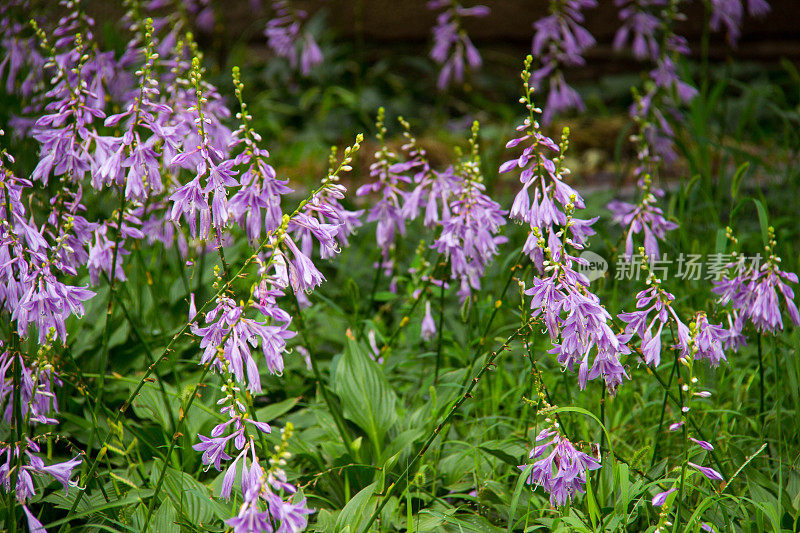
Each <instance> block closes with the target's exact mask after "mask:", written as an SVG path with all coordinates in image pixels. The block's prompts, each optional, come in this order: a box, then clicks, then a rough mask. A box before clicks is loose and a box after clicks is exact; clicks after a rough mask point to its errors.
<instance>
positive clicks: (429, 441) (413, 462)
mask: <svg viewBox="0 0 800 533" xmlns="http://www.w3.org/2000/svg"><path fill="white" fill-rule="evenodd" d="M528 328H529V326H528V324H525V325H523V326H521V327H520V328H519V329H517V330H516V331H514V333H512V334H511V335H510V336H509V337H508V338H507V339H506V341H505V342H504V343H503V345H502V346H500V348H498V349H497V350H495V351H494V352H492V353H491V354H490V355H489V357H488V358H487V359H486V362H485V363H484V364H483V366H482V367H481V369H480V371H479V372H478V374H477V375H476V376H475V377H474V378H472V380H471V381H470V383H469V386H468V387H467V390H466V391H465V392H464V393H463V394H462V395H461V396H460V397H459V399H458V400H457V401H456V403H454V404H453V406H452V407H451V408H450V411H449V412H448V413H447V415H446V416H445V417H444V419H443V420H442V421H441V422H439V424H438V425H437V426H436V427H435V428H434V429H433V431H432V432H431V434H430V435H428V438H427V439H426V440H425V444H423V445H422V447H421V448H420V449H419V451H418V452H417V454H416V455H415V456H414V458H413V459H412V460H411V462H409V463H408V466H406V469H405V471H403V473H402V474H400V476H398V479H404V478H407V477H408V474H409V473H410V472H411V469H412V468H414V466H415V465H416V464H417V462H419V460H420V459H421V458H422V456H423V455H425V452H426V451H428V448H430V446H431V444H432V443H433V441H434V440H435V439H436V437H437V436H439V433H441V431H442V429H444V427H445V426H446V425H447V424H448V423H449V422H450V420H451V419H452V418H453V416H455V414H456V412H457V411H458V409H459V407H461V405H462V404H463V403H464V402H465V401H467V399H468V398H471V397H472V394H471V393H472V391H473V390H474V389H475V387H476V386H477V385H478V383H479V382H480V380H481V377H483V374H484V373H485V372H486V371H487V370H488V369H489V368H490V367H491V366H493V365H494V360H495V359H496V358H497V357H498V356H499V355H500V354H502V353H503V352H505V351H507V350H508V349H509V348H510V347H511V342H512V341H513V340H514V339H516V338H517V337H518V336H519V335H520V334H522V332H523V331H524V330H527V329H528ZM396 487H397V484H396V483H392V484H391V485H389V487H388V488H387V489H386V491H385V492H384V493H383V494H382V496H383V499H382V500H381V503H380V504H379V505H378V507H377V508H376V509H375V511H374V512H373V513H372V516H370V518H369V520H368V521H367V524H366V525H365V526H364V528H363V529H361V532H362V533H366V532H367V531H369V528H370V527H371V526H372V524H373V523H375V520H376V519H377V518H378V515H379V514H380V512H381V511H382V510H383V508H384V507H385V506H386V504H387V503H388V502H389V497H390V496H391V495H392V493H394V490H395V488H396Z"/></svg>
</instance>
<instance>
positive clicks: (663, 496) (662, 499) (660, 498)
mask: <svg viewBox="0 0 800 533" xmlns="http://www.w3.org/2000/svg"><path fill="white" fill-rule="evenodd" d="M676 490H678V489H677V488H676V487H672V488H671V489H669V490H665V491H664V492H659V493H658V494H656V495H655V496H653V499H652V504H653V506H655V507H661V506H662V505H664V504H665V503H666V502H667V496H669V495H670V494H672V493H673V492H675V491H676Z"/></svg>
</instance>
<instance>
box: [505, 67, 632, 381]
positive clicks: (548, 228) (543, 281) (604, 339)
mask: <svg viewBox="0 0 800 533" xmlns="http://www.w3.org/2000/svg"><path fill="white" fill-rule="evenodd" d="M532 61H533V58H532V57H531V56H528V57H527V59H526V60H525V70H524V71H523V75H522V78H523V85H524V96H523V98H522V99H521V102H523V103H524V104H525V106H526V109H527V110H528V117H526V119H525V121H524V122H523V123H522V124H521V125H520V126H519V127H517V131H518V132H519V137H517V138H516V139H513V140H511V141H509V142H508V144H507V145H506V146H507V147H508V148H514V147H516V146H518V145H524V146H525V148H524V149H523V150H522V154H521V155H520V156H518V157H517V158H515V159H511V160H509V161H506V162H505V163H503V164H502V165H501V167H500V172H501V173H504V172H510V171H512V170H514V169H515V168H520V169H522V172H521V173H520V181H521V182H522V183H523V187H522V190H521V191H520V192H519V193H518V194H517V196H516V198H515V199H514V204H513V206H512V208H511V211H510V213H509V218H511V219H512V220H516V221H519V222H524V223H526V224H528V225H530V228H531V230H530V233H529V236H528V240H527V241H526V243H525V246H524V247H523V251H524V252H525V253H527V254H528V255H529V256H530V257H531V260H532V261H533V264H534V265H535V266H536V269H537V272H536V274H535V275H534V278H533V282H532V285H531V287H530V288H528V289H527V290H526V291H525V294H526V295H528V296H531V309H532V313H531V316H532V318H535V319H541V320H543V322H544V324H545V326H546V327H547V331H548V332H549V334H550V339H551V341H552V342H553V349H552V350H551V353H553V354H555V355H556V356H557V359H558V362H559V363H560V364H561V365H563V366H564V367H565V368H569V369H570V370H573V369H574V367H575V365H576V364H577V365H578V382H579V384H580V387H581V389H583V388H585V387H586V383H587V380H589V379H595V378H598V377H602V378H603V379H604V380H605V383H606V386H607V388H608V390H609V391H610V392H611V393H614V392H615V391H616V389H617V387H618V386H619V385H620V384H621V383H622V380H623V378H625V377H628V376H627V372H626V370H625V368H624V367H623V365H622V363H621V362H620V356H622V355H625V354H628V353H630V349H629V348H628V347H627V345H626V343H627V341H628V338H629V335H624V334H616V333H614V331H613V330H612V329H611V326H610V322H611V315H610V314H609V313H608V311H606V309H605V308H604V307H603V306H602V305H601V304H600V300H599V298H598V297H597V296H596V295H595V294H594V293H592V292H591V291H590V290H589V280H588V279H587V278H586V276H585V275H583V274H582V273H580V272H578V271H577V270H576V266H577V265H580V264H585V262H586V261H585V260H584V259H581V258H579V257H576V256H575V255H573V254H574V253H575V252H573V250H576V251H580V250H582V249H583V248H584V246H585V244H586V240H587V238H588V237H589V236H590V235H592V234H593V233H594V230H592V228H591V226H592V224H593V223H594V222H595V221H596V220H597V219H596V218H594V219H586V220H584V219H580V218H576V217H574V216H573V214H574V212H575V210H576V209H583V208H584V207H585V204H584V201H583V198H582V197H581V196H580V194H578V192H577V191H576V190H575V189H573V188H572V187H571V186H569V185H568V184H567V183H565V182H564V178H565V177H566V176H567V175H568V174H569V169H567V168H566V167H565V166H564V153H565V151H566V149H567V147H568V140H567V135H568V130H565V133H564V136H563V138H562V141H561V143H560V144H556V143H555V142H554V141H553V140H552V139H550V138H549V137H547V136H546V135H544V134H543V133H542V132H541V130H540V127H539V122H538V120H537V116H538V115H539V114H540V113H541V109H539V108H537V107H535V106H534V104H533V99H532V94H533V87H532V86H531V83H530V82H531V73H530V66H531V63H532ZM530 189H532V190H533V199H532V200H531V198H530V194H529V190H530ZM592 353H594V358H593V360H592V361H590V354H592ZM590 363H591V364H590Z"/></svg>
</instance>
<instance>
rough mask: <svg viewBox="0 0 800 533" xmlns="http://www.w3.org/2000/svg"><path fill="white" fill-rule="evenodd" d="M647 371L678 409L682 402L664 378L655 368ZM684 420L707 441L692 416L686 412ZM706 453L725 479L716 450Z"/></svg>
mask: <svg viewBox="0 0 800 533" xmlns="http://www.w3.org/2000/svg"><path fill="white" fill-rule="evenodd" d="M649 371H650V372H651V373H652V374H653V376H654V377H655V378H656V381H658V383H659V384H660V385H661V387H662V388H663V389H664V391H666V393H667V395H668V396H669V399H670V401H672V402H673V403H674V404H675V405H677V406H678V408H679V409H680V408H681V407H682V406H683V402H681V401H680V400H679V399H677V398H675V395H674V394H672V392H670V391H669V389H668V388H667V384H666V383H665V382H664V379H663V378H662V377H661V376H659V375H658V372H656V370H655V368H650V369H649ZM686 420H687V421H688V422H689V423H690V424H691V425H692V429H693V430H694V431H696V432H697V435H698V436H699V437H700V439H701V440H705V441H708V439H707V438H706V437H705V434H704V433H703V430H702V429H701V428H700V426H698V425H697V422H695V421H694V418H692V417H691V416H689V415H688V414H687V415H686ZM708 454H709V455H710V456H711V460H712V461H714V464H715V465H716V466H717V469H719V472H720V473H721V474H722V477H724V478H725V479H727V478H728V475H727V474H726V473H725V468H723V466H722V463H721V462H720V460H719V458H718V457H717V454H716V452H715V451H713V450H712V451H709V452H708Z"/></svg>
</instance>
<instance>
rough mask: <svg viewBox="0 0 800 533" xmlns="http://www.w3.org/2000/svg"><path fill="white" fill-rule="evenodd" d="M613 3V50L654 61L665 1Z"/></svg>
mask: <svg viewBox="0 0 800 533" xmlns="http://www.w3.org/2000/svg"><path fill="white" fill-rule="evenodd" d="M614 3H615V4H616V5H617V6H619V7H620V10H619V18H620V20H621V21H622V25H621V26H620V28H619V29H618V30H617V32H616V34H615V35H614V48H616V49H617V50H620V49H623V48H625V47H626V45H627V44H628V41H630V47H631V50H632V51H633V55H634V57H636V59H639V60H642V59H645V58H649V59H650V60H652V61H656V60H657V59H658V57H659V55H660V51H661V45H660V43H659V42H658V39H657V30H658V29H659V27H660V26H661V23H662V21H661V18H660V17H659V15H660V13H659V10H660V9H663V6H664V4H666V0H615V1H614ZM654 505H655V504H654Z"/></svg>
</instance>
